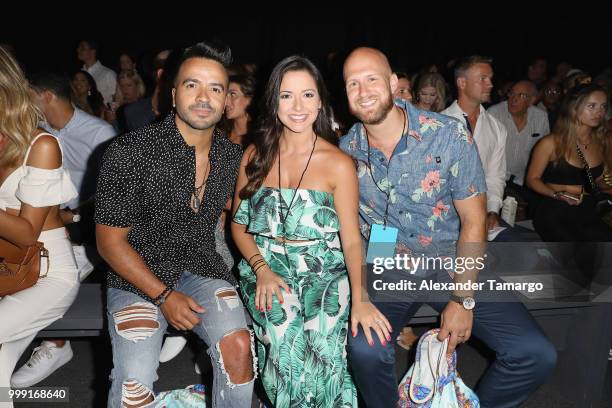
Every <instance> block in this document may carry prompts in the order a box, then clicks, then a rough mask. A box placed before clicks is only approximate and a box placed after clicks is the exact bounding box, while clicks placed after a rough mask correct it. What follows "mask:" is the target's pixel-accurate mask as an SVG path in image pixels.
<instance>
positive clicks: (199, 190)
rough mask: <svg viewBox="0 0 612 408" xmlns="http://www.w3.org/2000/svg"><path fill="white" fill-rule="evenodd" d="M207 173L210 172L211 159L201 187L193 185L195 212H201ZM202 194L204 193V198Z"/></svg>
mask: <svg viewBox="0 0 612 408" xmlns="http://www.w3.org/2000/svg"><path fill="white" fill-rule="evenodd" d="M207 173H208V174H209V173H210V160H208V162H207V163H206V169H204V181H203V182H202V184H201V185H200V186H199V187H196V186H194V187H193V194H192V195H191V208H193V210H194V211H195V212H199V211H200V207H201V206H202V201H203V199H204V196H203V194H202V192H203V190H204V189H205V188H206V182H207V181H208V174H207ZM200 195H202V198H200Z"/></svg>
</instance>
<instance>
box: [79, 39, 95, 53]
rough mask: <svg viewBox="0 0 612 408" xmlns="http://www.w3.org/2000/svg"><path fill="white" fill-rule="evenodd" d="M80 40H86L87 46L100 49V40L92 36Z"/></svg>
mask: <svg viewBox="0 0 612 408" xmlns="http://www.w3.org/2000/svg"><path fill="white" fill-rule="evenodd" d="M80 42H86V43H87V46H88V47H89V48H90V49H92V50H96V51H98V42H97V41H95V40H92V39H91V38H83V39H82V40H81V41H80Z"/></svg>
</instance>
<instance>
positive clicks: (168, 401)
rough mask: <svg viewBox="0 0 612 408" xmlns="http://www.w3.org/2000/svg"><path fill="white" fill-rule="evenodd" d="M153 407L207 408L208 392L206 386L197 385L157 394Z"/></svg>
mask: <svg viewBox="0 0 612 408" xmlns="http://www.w3.org/2000/svg"><path fill="white" fill-rule="evenodd" d="M151 407H154V408H206V392H205V388H204V385H202V384H195V385H190V386H189V387H187V388H184V389H180V390H172V391H164V392H160V393H159V394H157V397H156V398H155V401H154V402H153V404H152V405H151Z"/></svg>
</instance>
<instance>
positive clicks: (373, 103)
mask: <svg viewBox="0 0 612 408" xmlns="http://www.w3.org/2000/svg"><path fill="white" fill-rule="evenodd" d="M344 80H345V85H346V92H347V97H348V101H349V106H350V108H351V111H352V113H353V114H354V115H355V116H356V117H357V118H358V119H359V120H360V121H361V123H357V124H355V125H354V126H353V127H352V128H351V130H350V131H349V133H348V134H347V135H346V136H344V137H343V138H342V139H341V141H340V147H341V148H342V149H343V150H344V151H345V152H347V153H348V154H350V155H351V156H352V157H353V158H354V159H355V160H356V162H357V166H358V176H359V188H360V222H361V231H362V234H363V237H364V239H365V240H368V237H369V234H370V229H371V227H372V226H373V225H375V224H379V225H380V224H383V223H384V222H385V219H386V220H387V225H388V226H390V227H395V228H397V229H398V230H399V231H398V235H397V241H396V254H397V253H407V254H411V255H413V256H428V257H438V258H440V257H443V258H446V257H454V256H459V255H462V254H467V253H470V254H474V253H477V252H478V249H477V248H482V247H483V245H484V242H485V239H486V230H485V219H486V195H485V192H486V184H485V177H484V172H483V170H482V165H481V163H480V159H479V157H478V152H477V149H476V146H475V144H474V142H473V140H472V137H471V136H470V134H469V133H468V132H467V130H466V129H465V126H464V125H463V124H462V123H460V122H459V121H457V120H455V119H452V118H449V117H447V116H444V115H440V114H437V113H433V112H428V111H422V110H419V109H417V108H415V107H414V106H413V105H411V104H410V103H406V102H403V101H400V100H397V101H395V104H394V102H393V100H392V95H393V92H394V91H395V88H396V87H397V81H398V80H397V77H396V76H395V75H394V74H392V71H391V69H390V67H389V63H388V61H387V58H386V57H385V56H384V54H382V53H381V52H380V51H378V50H375V49H371V48H358V49H356V50H354V51H353V52H352V53H351V54H350V55H349V57H348V58H347V60H346V62H345V64H344ZM475 248H476V249H475ZM412 272H413V273H414V272H415V271H414V270H413V271H412ZM438 272H439V271H438ZM433 275H435V276H438V275H439V274H438V275H436V271H431V270H427V269H426V268H425V269H423V268H421V269H419V270H417V271H416V274H414V275H411V274H410V273H406V271H402V270H401V269H396V270H392V271H390V272H389V271H387V272H386V278H387V281H388V282H392V281H393V280H395V281H396V282H400V281H401V280H402V279H404V278H409V279H412V280H413V281H415V280H416V281H417V282H418V281H419V280H421V281H423V280H424V279H426V278H427V279H431V277H432V276H433ZM442 275H446V278H447V279H448V278H449V277H453V280H454V282H455V283H457V282H466V279H472V280H475V278H476V271H475V269H472V270H467V271H466V272H465V273H459V271H458V269H455V270H450V271H448V274H446V273H444V274H442ZM370 282H371V281H370V280H368V284H369V283H370ZM417 287H418V285H417ZM368 289H371V288H368ZM423 295H424V294H423V293H419V291H405V292H403V293H402V296H403V298H401V299H398V298H397V297H395V300H394V301H384V300H381V301H378V302H377V301H376V300H375V299H373V302H374V303H375V305H376V306H377V307H378V308H379V310H380V311H381V312H382V313H383V314H384V315H385V316H386V317H387V319H388V320H389V323H390V324H391V326H392V329H393V335H392V338H394V337H396V336H397V334H398V333H399V330H401V328H402V327H404V326H405V325H406V324H407V323H408V321H409V320H410V318H411V317H412V314H414V312H415V311H416V309H417V308H416V307H415V305H418V303H420V302H423V301H428V303H429V304H430V305H431V306H432V307H434V308H436V309H437V310H438V311H440V313H441V323H442V324H441V327H440V334H439V338H440V340H443V339H446V338H449V350H450V351H452V350H454V348H455V346H456V345H457V344H458V343H461V342H465V341H467V339H468V338H469V337H470V335H471V333H472V332H474V334H475V335H476V336H477V337H479V338H480V339H481V340H482V341H484V342H485V343H486V344H487V345H488V346H489V347H491V348H492V349H493V350H494V351H495V352H496V353H497V360H496V361H495V362H494V363H493V365H492V366H491V368H490V369H489V370H488V371H487V373H486V375H485V376H484V377H483V378H482V380H481V382H480V385H479V388H478V389H477V390H476V391H477V393H478V395H479V397H480V400H481V404H482V406H483V407H498V408H499V407H514V406H517V405H519V404H520V403H521V402H523V401H525V400H526V399H527V397H528V394H529V393H530V392H531V391H533V390H534V389H535V388H536V387H537V386H538V385H539V384H541V383H542V382H543V381H544V379H545V378H546V377H547V376H548V375H549V374H550V372H551V371H552V369H553V368H554V365H555V362H556V351H555V349H554V347H553V346H552V345H551V343H550V342H549V341H548V339H546V337H545V336H544V335H543V334H542V332H541V330H540V329H539V327H538V326H537V324H536V323H535V321H534V320H533V319H532V318H531V316H530V315H529V314H528V312H527V310H526V309H525V307H524V306H523V305H522V304H521V303H518V302H503V303H501V302H486V301H479V299H478V295H479V294H478V293H476V294H474V292H473V291H458V290H455V291H453V293H452V294H449V296H450V297H451V300H448V301H431V299H430V298H427V299H425V298H424V296H423ZM473 297H476V302H477V304H476V306H475V307H473ZM467 298H472V304H471V305H470V303H469V302H467V303H466V301H465V299H467ZM447 299H448V297H447ZM438 300H439V299H438ZM470 306H471V307H470ZM381 324H384V322H382V321H377V322H372V324H371V327H370V328H371V330H373V331H374V334H375V335H376V334H378V336H379V338H380V339H381V342H380V344H379V343H375V342H374V341H373V340H372V335H371V333H370V330H369V329H368V330H367V331H368V332H367V333H364V332H363V331H359V332H358V333H357V335H356V336H354V337H353V336H349V357H350V359H351V364H352V367H353V372H354V375H355V379H356V382H357V385H358V388H359V391H360V392H361V394H362V396H363V398H364V400H365V402H366V403H367V406H368V407H394V406H395V404H396V402H397V399H398V393H397V378H396V377H395V370H394V344H393V343H384V342H383V341H382V337H381V335H380V328H378V327H377V325H381Z"/></svg>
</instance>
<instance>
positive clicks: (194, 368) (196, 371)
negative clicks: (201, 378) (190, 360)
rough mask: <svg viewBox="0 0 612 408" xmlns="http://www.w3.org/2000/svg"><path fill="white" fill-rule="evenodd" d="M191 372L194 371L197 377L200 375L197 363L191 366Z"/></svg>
mask: <svg viewBox="0 0 612 408" xmlns="http://www.w3.org/2000/svg"><path fill="white" fill-rule="evenodd" d="M193 370H194V371H195V373H196V374H197V375H202V371H200V366H199V365H198V362H197V361H196V362H195V365H194V366H193Z"/></svg>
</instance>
